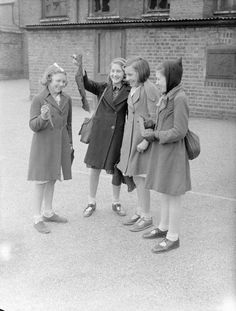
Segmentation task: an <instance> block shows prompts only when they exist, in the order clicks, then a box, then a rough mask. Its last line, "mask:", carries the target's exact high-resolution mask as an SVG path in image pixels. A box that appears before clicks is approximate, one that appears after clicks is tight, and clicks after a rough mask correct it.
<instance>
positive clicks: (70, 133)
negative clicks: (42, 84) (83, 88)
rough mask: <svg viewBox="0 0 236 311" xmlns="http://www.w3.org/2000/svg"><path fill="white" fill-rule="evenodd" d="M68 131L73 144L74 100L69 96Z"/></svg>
mask: <svg viewBox="0 0 236 311" xmlns="http://www.w3.org/2000/svg"><path fill="white" fill-rule="evenodd" d="M66 127H67V131H68V135H69V139H70V144H71V145H73V139H72V100H71V98H69V111H68V117H67V126H66Z"/></svg>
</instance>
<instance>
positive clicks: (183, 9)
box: [170, 0, 204, 19]
mask: <svg viewBox="0 0 236 311" xmlns="http://www.w3.org/2000/svg"><path fill="white" fill-rule="evenodd" d="M203 4H204V0H172V1H171V3H170V17H171V18H175V19H178V18H181V19H182V18H202V16H203Z"/></svg>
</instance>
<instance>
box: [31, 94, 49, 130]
mask: <svg viewBox="0 0 236 311" xmlns="http://www.w3.org/2000/svg"><path fill="white" fill-rule="evenodd" d="M48 123H49V120H43V119H42V117H41V103H40V99H39V97H37V96H36V97H35V98H34V99H33V101H32V104H31V107H30V120H29V126H30V128H31V130H32V131H34V132H39V131H42V130H44V129H45V128H46V127H47V126H48Z"/></svg>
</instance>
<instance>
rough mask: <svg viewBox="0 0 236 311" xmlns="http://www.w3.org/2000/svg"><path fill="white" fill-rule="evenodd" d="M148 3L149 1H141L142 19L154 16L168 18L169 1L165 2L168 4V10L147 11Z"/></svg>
mask: <svg viewBox="0 0 236 311" xmlns="http://www.w3.org/2000/svg"><path fill="white" fill-rule="evenodd" d="M148 1H149V0H144V1H143V14H142V16H143V17H150V16H154V17H169V14H170V0H167V2H168V4H169V8H168V9H161V8H158V9H153V10H151V9H149V8H148Z"/></svg>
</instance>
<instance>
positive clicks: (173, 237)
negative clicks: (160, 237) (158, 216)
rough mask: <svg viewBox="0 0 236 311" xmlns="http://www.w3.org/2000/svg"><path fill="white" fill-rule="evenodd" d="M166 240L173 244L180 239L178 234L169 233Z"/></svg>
mask: <svg viewBox="0 0 236 311" xmlns="http://www.w3.org/2000/svg"><path fill="white" fill-rule="evenodd" d="M166 238H167V239H168V240H170V241H172V242H174V241H177V240H178V239H179V235H178V233H171V232H167V235H166Z"/></svg>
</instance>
